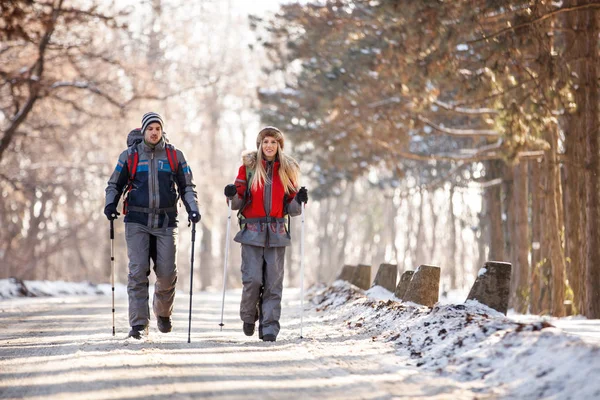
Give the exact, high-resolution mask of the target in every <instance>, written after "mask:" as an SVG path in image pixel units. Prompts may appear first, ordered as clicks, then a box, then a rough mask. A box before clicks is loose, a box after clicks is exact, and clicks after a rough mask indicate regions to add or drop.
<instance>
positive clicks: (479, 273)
mask: <svg viewBox="0 0 600 400" xmlns="http://www.w3.org/2000/svg"><path fill="white" fill-rule="evenodd" d="M486 272H487V268H481V269H480V270H479V272H477V277H478V278H479V277H480V276H481V275H485V273H486Z"/></svg>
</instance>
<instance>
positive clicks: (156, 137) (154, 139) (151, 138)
mask: <svg viewBox="0 0 600 400" xmlns="http://www.w3.org/2000/svg"><path fill="white" fill-rule="evenodd" d="M161 138H162V129H161V127H160V124H159V123H158V122H153V123H151V124H150V125H148V127H147V128H146V132H144V140H146V142H148V143H150V144H156V143H158V142H160V139H161Z"/></svg>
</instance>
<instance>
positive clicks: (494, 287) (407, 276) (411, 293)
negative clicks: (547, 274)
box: [337, 261, 512, 315]
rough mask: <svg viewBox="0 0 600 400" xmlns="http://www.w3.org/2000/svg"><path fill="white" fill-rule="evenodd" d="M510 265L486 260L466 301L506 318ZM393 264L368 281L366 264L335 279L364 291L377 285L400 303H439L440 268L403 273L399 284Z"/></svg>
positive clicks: (344, 270)
mask: <svg viewBox="0 0 600 400" xmlns="http://www.w3.org/2000/svg"><path fill="white" fill-rule="evenodd" d="M511 271H512V265H511V264H510V263H506V262H500V261H488V262H486V263H485V264H484V266H483V268H481V269H480V270H479V273H478V276H477V279H476V280H475V283H473V287H471V291H470V292H469V295H468V296H467V300H477V301H478V302H480V303H482V304H485V305H487V306H488V307H490V308H493V309H494V310H497V311H499V312H501V313H503V314H505V315H506V311H507V310H508V297H509V290H510V277H511ZM397 277H398V266H397V265H396V264H381V265H380V266H379V269H378V270H377V274H376V275H375V279H374V280H373V281H371V266H370V265H362V264H359V265H344V266H343V268H342V271H341V272H340V274H339V275H338V277H337V279H341V280H344V281H347V282H350V283H352V284H353V285H355V286H357V287H359V288H361V289H363V290H367V289H369V288H371V287H373V286H381V287H383V288H385V289H387V290H389V291H390V292H393V293H394V296H396V297H397V298H399V299H401V300H402V301H410V302H412V303H416V304H421V305H424V306H427V307H433V306H434V305H435V303H437V302H438V300H439V292H440V268H439V267H436V266H434V265H421V266H419V268H417V269H416V271H410V270H409V271H404V273H403V274H402V276H401V277H400V282H396V280H397Z"/></svg>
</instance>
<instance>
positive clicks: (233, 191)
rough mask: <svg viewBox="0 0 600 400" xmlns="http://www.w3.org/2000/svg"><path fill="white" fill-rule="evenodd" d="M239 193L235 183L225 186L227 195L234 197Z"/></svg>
mask: <svg viewBox="0 0 600 400" xmlns="http://www.w3.org/2000/svg"><path fill="white" fill-rule="evenodd" d="M236 194H237V189H236V187H235V185H232V184H229V185H227V186H225V197H229V198H232V197H233V196H235V195H236Z"/></svg>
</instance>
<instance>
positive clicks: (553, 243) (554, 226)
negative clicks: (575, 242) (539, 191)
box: [542, 126, 565, 317]
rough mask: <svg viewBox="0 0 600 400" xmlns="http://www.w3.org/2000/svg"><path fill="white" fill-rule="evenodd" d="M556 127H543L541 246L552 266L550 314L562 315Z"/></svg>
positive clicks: (560, 197)
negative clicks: (544, 240)
mask: <svg viewBox="0 0 600 400" xmlns="http://www.w3.org/2000/svg"><path fill="white" fill-rule="evenodd" d="M557 136H558V135H557V131H556V127H555V126H550V127H549V128H548V130H547V131H546V140H547V141H548V143H550V146H551V148H550V149H549V150H547V151H546V152H545V158H544V162H543V167H542V168H543V174H544V175H545V177H544V178H545V183H546V192H545V193H544V195H545V196H544V197H545V198H544V202H545V203H546V218H545V220H544V221H542V222H543V223H544V225H543V228H542V229H543V230H544V232H545V234H546V235H547V239H548V240H547V243H546V245H547V246H548V248H547V249H545V250H544V252H545V254H546V255H547V258H548V259H549V260H550V264H551V267H552V276H551V281H550V288H551V303H550V312H551V313H552V315H554V316H557V317H562V316H564V315H565V308H564V304H563V303H564V300H565V259H564V251H563V247H562V242H561V232H562V229H563V221H562V215H563V214H562V205H561V203H562V195H561V188H560V176H559V169H558V156H557V153H556V151H557V150H556V148H557V145H558V138H557Z"/></svg>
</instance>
